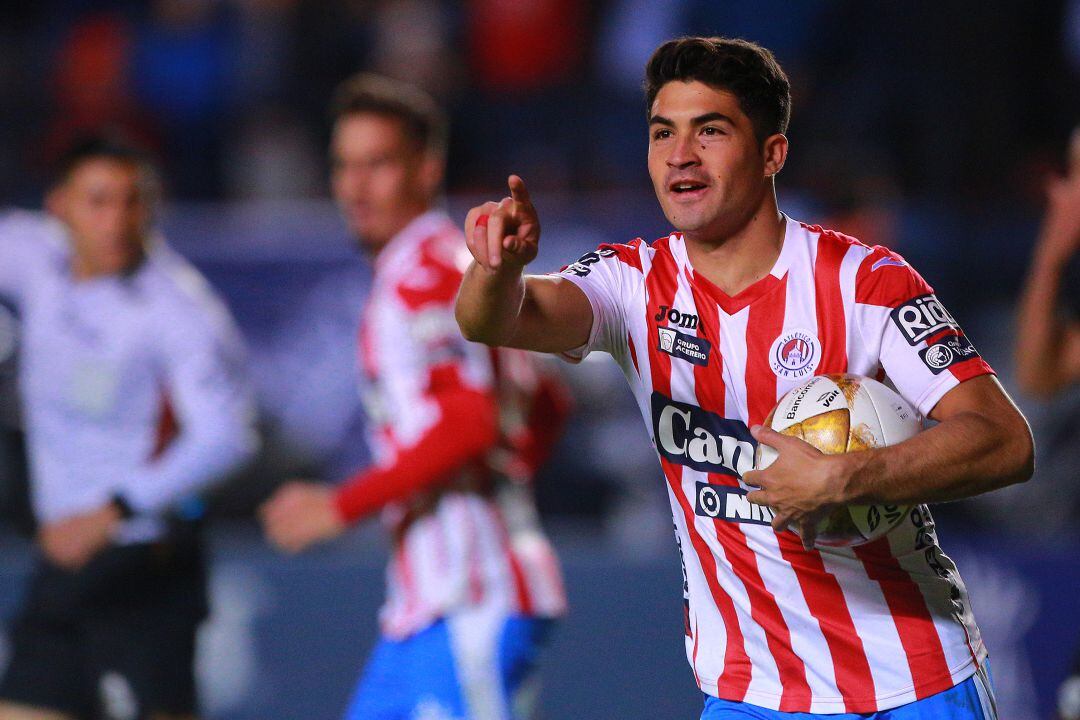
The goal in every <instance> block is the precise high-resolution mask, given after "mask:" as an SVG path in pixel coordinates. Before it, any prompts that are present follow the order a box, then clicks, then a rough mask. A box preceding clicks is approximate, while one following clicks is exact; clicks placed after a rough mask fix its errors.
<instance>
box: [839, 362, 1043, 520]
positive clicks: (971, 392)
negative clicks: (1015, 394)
mask: <svg viewBox="0 0 1080 720" xmlns="http://www.w3.org/2000/svg"><path fill="white" fill-rule="evenodd" d="M930 418H931V419H933V420H936V421H938V424H937V425H935V426H934V427H932V428H930V429H928V430H925V431H923V432H921V433H918V434H917V435H915V436H914V437H912V438H910V439H909V440H906V441H904V442H902V443H899V444H897V445H894V446H891V447H886V448H880V449H876V450H871V451H868V452H858V453H850V454H847V455H843V456H837V457H840V458H843V460H844V461H845V462H847V463H848V464H849V467H848V468H847V473H845V474H844V475H845V477H846V482H845V483H844V488H843V489H842V491H841V495H842V497H841V498H840V499H839V500H840V502H842V503H856V504H870V503H886V504H897V505H899V504H915V503H924V502H945V501H949V500H959V499H962V498H966V497H971V496H973V495H979V494H981V493H984V492H989V491H991V490H996V489H998V488H1002V487H1005V486H1006V485H1011V484H1013V483H1018V482H1024V481H1026V480H1027V479H1029V478H1030V477H1031V474H1032V472H1033V471H1034V467H1035V465H1034V456H1035V445H1034V440H1033V439H1032V436H1031V429H1030V428H1029V427H1028V423H1027V420H1025V419H1024V416H1023V415H1022V414H1021V413H1020V411H1019V410H1018V409H1017V408H1016V406H1015V405H1014V404H1013V402H1012V400H1011V399H1010V398H1009V396H1008V395H1007V394H1006V393H1005V390H1004V389H1003V388H1002V387H1001V385H1000V384H999V383H998V381H997V379H996V378H995V377H993V376H992V375H983V376H980V377H977V378H974V379H971V380H968V381H966V382H962V383H960V384H959V385H957V386H956V387H955V388H953V389H952V390H950V391H949V392H948V393H946V394H945V395H944V396H943V397H942V398H941V400H940V401H939V402H938V404H937V405H936V406H935V407H934V409H933V410H932V411H931V413H930Z"/></svg>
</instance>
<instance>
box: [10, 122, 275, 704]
mask: <svg viewBox="0 0 1080 720" xmlns="http://www.w3.org/2000/svg"><path fill="white" fill-rule="evenodd" d="M156 186H157V182H156V178H155V173H154V170H153V168H152V167H151V166H150V164H149V163H148V162H147V160H146V159H145V158H144V157H143V156H142V155H141V154H140V153H139V152H137V151H136V150H134V149H132V148H130V147H128V146H126V145H124V144H123V143H120V142H117V141H114V140H110V139H103V138H97V139H90V140H87V141H85V142H83V143H80V144H78V145H77V146H75V147H74V148H72V149H71V151H70V152H69V153H68V154H67V155H66V156H65V157H64V158H63V160H62V162H61V163H60V169H59V173H58V176H57V179H56V181H55V184H54V185H53V187H52V189H51V190H50V191H49V193H48V197H47V203H46V205H47V209H48V214H41V213H35V212H26V211H17V212H11V213H9V214H7V215H6V216H5V217H3V218H2V219H0V294H3V295H5V296H7V297H8V298H10V299H11V300H12V301H13V302H14V303H15V304H16V305H17V306H18V308H19V311H20V318H21V323H22V332H21V343H20V357H19V390H20V393H21V399H22V406H23V408H24V414H25V428H26V439H27V446H28V454H29V461H30V486H31V495H32V500H33V508H34V514H35V517H36V519H37V525H38V531H37V541H38V548H39V550H40V555H39V557H38V558H37V559H36V561H35V568H34V571H33V575H32V577H31V579H30V583H29V589H28V591H27V595H26V598H25V601H24V603H23V607H22V611H21V614H20V615H19V616H18V618H17V619H16V622H15V625H14V628H13V635H12V641H13V652H12V657H11V663H10V665H9V667H8V670H7V673H6V674H5V676H4V678H3V681H2V682H0V718H3V719H4V720H60V719H62V718H91V717H93V718H97V717H101V718H144V719H145V718H150V719H158V720H161V719H165V718H191V717H194V714H195V712H196V697H195V687H194V677H193V667H192V663H193V659H194V648H195V632H196V629H197V627H198V625H199V623H200V622H201V620H202V618H203V617H204V615H205V613H206V598H205V580H204V569H203V564H202V558H201V552H200V549H199V543H198V541H197V538H196V535H195V534H194V531H193V528H192V527H191V523H190V522H185V521H184V520H183V519H182V518H184V517H185V516H187V515H189V514H190V513H191V507H190V506H191V499H192V498H193V496H194V494H195V493H197V492H198V491H199V490H201V489H203V488H204V487H206V486H207V484H208V483H210V482H212V481H215V480H217V479H219V478H222V477H223V476H224V475H225V474H226V473H228V472H229V471H230V470H232V469H233V468H234V467H235V466H236V465H237V464H238V463H240V462H242V461H243V460H245V459H246V458H247V457H248V456H249V455H250V454H251V453H252V452H253V451H254V449H255V435H254V430H253V407H252V403H251V400H250V393H249V390H248V385H247V383H246V381H245V378H244V367H243V362H244V360H243V348H242V346H241V343H240V339H239V336H238V334H237V331H236V329H235V327H234V326H233V323H232V320H231V319H230V317H229V314H228V312H227V311H226V309H225V307H224V305H223V304H222V303H221V302H220V301H219V300H218V299H217V297H215V295H214V294H213V292H212V291H211V290H210V288H209V286H208V285H207V284H206V282H205V281H204V280H203V278H202V277H201V276H200V275H199V274H198V273H197V272H196V271H195V269H194V268H192V267H191V266H190V265H189V264H188V263H187V262H185V261H184V260H183V259H181V258H180V257H179V256H178V255H176V254H175V253H174V252H172V251H171V250H170V249H169V248H168V247H167V246H166V245H165V244H164V242H163V241H162V239H161V238H160V237H157V236H155V235H154V234H153V233H152V231H151V221H152V212H153V207H154V200H155V196H156Z"/></svg>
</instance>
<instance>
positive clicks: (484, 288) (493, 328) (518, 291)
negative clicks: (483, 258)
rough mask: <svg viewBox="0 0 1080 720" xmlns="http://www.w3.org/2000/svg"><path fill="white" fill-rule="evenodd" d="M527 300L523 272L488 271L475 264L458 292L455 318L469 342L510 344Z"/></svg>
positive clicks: (503, 269)
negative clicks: (523, 303)
mask: <svg viewBox="0 0 1080 720" xmlns="http://www.w3.org/2000/svg"><path fill="white" fill-rule="evenodd" d="M524 297H525V280H524V278H523V277H522V275H521V270H520V269H506V268H505V267H504V268H502V269H498V270H494V271H492V270H487V269H485V268H483V267H481V266H480V265H479V264H477V263H476V262H473V263H472V264H471V265H470V266H469V269H468V270H466V271H465V277H464V279H463V280H462V282H461V289H460V290H458V297H457V302H456V304H455V306H454V316H455V317H456V318H457V322H458V326H459V327H460V328H461V334H462V335H464V336H465V339H466V340H471V341H473V342H482V343H485V344H487V345H508V344H510V341H511V339H512V338H513V337H514V335H515V331H516V329H517V324H518V320H519V317H520V314H521V304H522V301H523V299H524Z"/></svg>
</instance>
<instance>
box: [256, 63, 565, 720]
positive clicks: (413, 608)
mask: <svg viewBox="0 0 1080 720" xmlns="http://www.w3.org/2000/svg"><path fill="white" fill-rule="evenodd" d="M334 115H335V118H336V121H335V124H334V131H333V139H332V144H331V149H330V152H331V158H332V162H333V177H332V181H333V182H332V184H333V192H334V197H335V199H336V201H337V203H338V205H339V206H340V208H341V212H342V214H343V215H344V217H345V220H346V222H347V223H348V225H349V228H350V229H351V231H352V232H353V233H354V234H355V235H356V237H357V238H358V239H359V242H360V244H361V246H362V248H363V250H364V251H365V252H366V253H367V254H368V255H369V256H370V257H371V259H372V261H373V263H374V268H375V275H374V281H373V287H372V289H371V295H370V298H369V299H368V301H367V303H366V306H365V308H364V311H363V317H362V319H361V329H360V352H359V356H360V365H361V371H362V379H361V385H362V396H363V399H364V402H365V405H366V408H367V411H368V416H369V430H370V437H371V444H372V448H373V451H374V453H375V464H374V465H373V466H372V467H370V468H368V469H365V470H362V471H360V472H359V473H357V474H356V475H355V476H354V477H353V478H351V479H349V480H348V481H347V482H345V483H344V484H343V485H341V486H339V487H337V488H330V487H327V486H322V485H315V484H304V483H292V484H287V485H285V486H284V487H282V488H281V489H280V490H279V491H278V492H277V493H276V495H275V496H274V497H272V498H271V499H270V500H269V501H268V503H267V504H266V506H265V508H264V510H263V516H264V521H265V524H266V530H267V534H268V535H269V537H270V539H271V540H272V541H273V542H274V543H276V544H277V545H278V546H280V547H281V548H283V549H285V550H287V551H290V552H296V551H299V550H302V549H303V548H305V547H307V546H309V545H310V544H312V543H314V542H317V541H320V540H326V539H329V538H332V537H334V536H337V535H339V534H340V533H342V532H343V531H344V530H345V529H346V527H347V526H348V525H350V524H352V523H355V522H358V521H359V520H361V519H362V518H365V517H367V516H370V515H372V514H374V513H376V512H378V511H381V512H382V516H383V519H384V520H385V522H386V524H387V525H388V527H389V529H390V532H391V535H392V537H393V553H392V558H391V560H390V565H389V568H388V570H387V585H388V598H387V600H386V604H385V605H384V606H383V609H382V611H381V614H380V621H381V630H382V638H381V640H380V642H379V643H378V645H377V646H376V648H375V651H374V653H373V655H372V657H371V659H370V662H369V663H368V666H367V669H366V671H365V672H364V675H363V677H362V678H361V681H360V684H359V687H358V688H357V691H356V694H355V697H354V699H353V700H352V703H351V705H350V707H349V709H348V711H347V714H346V717H348V718H350V720H361V719H364V720H368V719H380V720H381V719H387V720H390V719H397V718H400V719H402V720H404V719H405V718H414V717H417V718H418V717H439V718H443V717H446V718H466V717H467V718H479V719H487V718H491V719H497V718H511V717H513V718H517V717H525V716H527V710H525V709H523V708H522V706H521V705H520V704H519V701H520V700H521V699H523V698H524V697H525V696H526V692H525V691H526V690H528V689H529V686H530V684H531V683H530V682H528V681H529V680H530V679H531V675H532V672H531V671H532V669H533V665H534V662H535V659H536V657H535V656H536V653H537V650H538V648H539V646H540V644H541V641H542V639H543V636H544V634H545V632H546V631H547V626H548V624H549V623H550V619H551V618H554V617H556V616H558V615H560V614H561V613H563V611H564V607H565V598H564V596H563V589H562V581H561V578H560V573H559V569H558V565H557V562H556V558H555V555H554V553H553V552H552V549H551V547H550V546H549V544H548V542H547V540H546V538H545V537H544V535H543V534H542V532H541V530H540V526H539V523H538V520H537V516H536V510H535V507H534V506H533V502H532V498H531V489H530V487H529V479H530V476H531V475H532V473H533V471H534V470H535V469H536V467H537V466H538V465H539V463H540V462H541V461H542V460H543V459H544V457H545V456H546V455H547V454H548V450H549V449H550V447H551V445H552V443H553V442H554V440H555V438H556V436H557V434H558V428H559V426H560V425H561V418H562V417H563V415H564V409H565V402H564V401H563V400H562V397H563V396H562V394H561V393H562V387H561V385H558V384H557V383H556V382H555V380H554V379H553V377H550V376H548V375H545V374H544V373H542V372H539V370H538V368H537V367H536V366H535V365H534V363H533V362H532V360H531V358H530V357H529V356H528V355H527V354H526V353H522V352H520V351H503V350H500V351H492V350H491V349H489V348H487V347H484V346H483V345H477V344H473V343H468V342H466V341H465V339H464V338H462V336H461V333H460V331H459V330H458V328H457V325H456V324H455V323H454V315H453V303H454V297H455V294H456V293H457V288H458V285H459V283H460V281H461V275H462V272H463V270H464V268H465V267H466V265H467V262H468V253H467V252H466V251H465V249H464V247H463V245H462V237H461V232H460V230H458V229H457V226H456V225H455V223H454V222H452V221H451V220H450V218H449V217H448V216H447V215H446V213H445V212H443V211H442V210H441V209H438V207H437V202H438V198H439V193H440V187H441V184H442V178H443V169H444V158H445V143H446V130H445V124H444V121H443V119H442V115H441V112H440V111H439V109H438V108H437V107H436V105H435V104H434V101H432V100H431V99H430V98H429V97H428V96H427V95H425V94H423V93H422V92H420V91H419V90H417V89H415V88H413V87H411V86H408V85H404V84H400V83H397V82H394V81H391V80H389V79H385V78H380V77H377V76H371V75H360V76H357V77H355V78H353V79H351V80H349V81H347V82H346V83H344V84H343V85H342V87H341V88H340V90H339V93H338V96H337V100H336V103H335V106H334Z"/></svg>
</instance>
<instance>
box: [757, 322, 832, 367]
mask: <svg viewBox="0 0 1080 720" xmlns="http://www.w3.org/2000/svg"><path fill="white" fill-rule="evenodd" d="M820 362H821V342H820V341H819V340H818V339H817V336H816V335H814V334H813V333H812V332H810V331H809V330H804V329H802V328H795V329H792V330H786V331H784V332H783V333H781V334H780V337H778V338H776V340H774V341H773V344H772V347H771V348H770V349H769V367H771V368H772V371H773V372H774V373H776V376H777V377H782V378H803V377H810V376H811V375H813V374H814V371H815V370H817V366H818V364H819V363H820Z"/></svg>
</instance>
